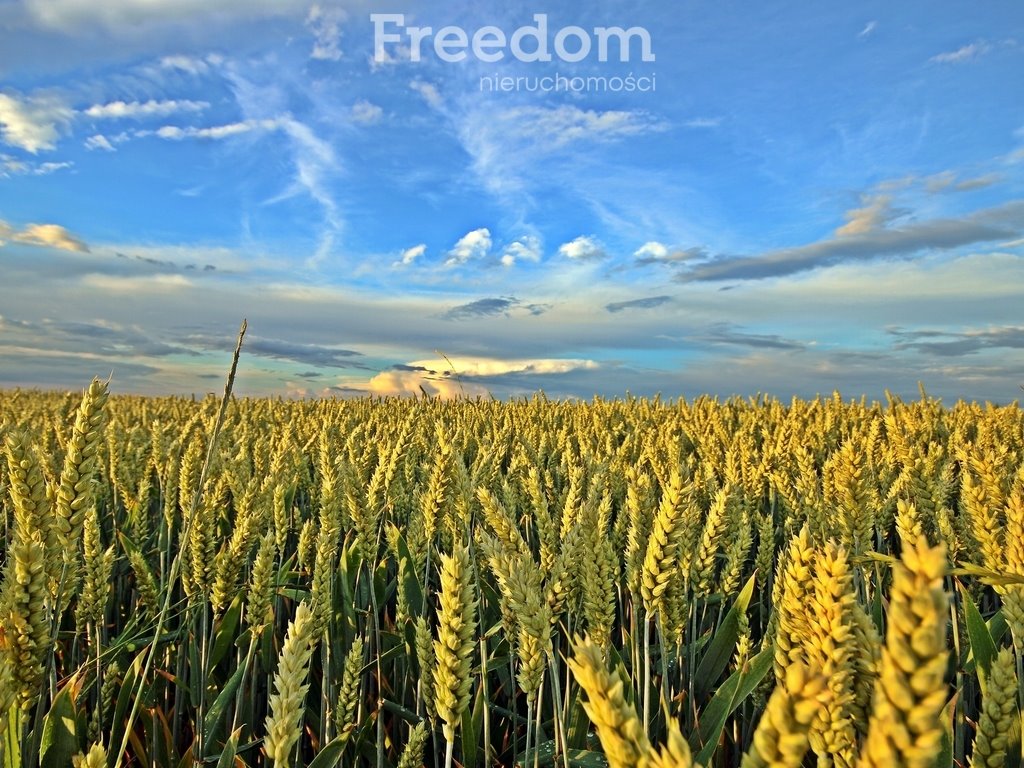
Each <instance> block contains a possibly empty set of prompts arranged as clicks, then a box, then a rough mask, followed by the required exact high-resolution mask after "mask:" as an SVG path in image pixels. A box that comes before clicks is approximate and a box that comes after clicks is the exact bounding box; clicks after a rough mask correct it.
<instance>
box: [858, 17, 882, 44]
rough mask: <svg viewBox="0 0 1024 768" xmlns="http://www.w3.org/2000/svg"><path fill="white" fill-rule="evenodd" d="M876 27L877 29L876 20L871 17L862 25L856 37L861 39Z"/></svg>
mask: <svg viewBox="0 0 1024 768" xmlns="http://www.w3.org/2000/svg"><path fill="white" fill-rule="evenodd" d="M876 29H878V22H877V21H875V20H874V19H872V20H871V21H869V22H868V23H867V24H865V25H864V29H862V30H861V31H860V32H858V33H857V37H859V38H862V39H863V38H865V37H868V36H869V35H871V33H872V32H874V31H875V30H876Z"/></svg>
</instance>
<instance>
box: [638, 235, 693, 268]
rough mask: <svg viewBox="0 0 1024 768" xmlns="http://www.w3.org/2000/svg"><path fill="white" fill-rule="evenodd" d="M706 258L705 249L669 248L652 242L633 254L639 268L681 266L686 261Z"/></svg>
mask: <svg viewBox="0 0 1024 768" xmlns="http://www.w3.org/2000/svg"><path fill="white" fill-rule="evenodd" d="M706 256H707V251H705V250H704V249H703V248H697V247H692V248H669V247H668V246H667V245H665V244H664V243H659V242H658V241H656V240H651V241H649V242H646V243H644V244H643V245H641V246H640V247H639V248H637V249H636V250H635V251H634V252H633V259H634V262H633V263H634V264H636V265H638V266H646V265H648V264H679V263H681V262H685V261H693V260H695V259H702V258H705V257H706Z"/></svg>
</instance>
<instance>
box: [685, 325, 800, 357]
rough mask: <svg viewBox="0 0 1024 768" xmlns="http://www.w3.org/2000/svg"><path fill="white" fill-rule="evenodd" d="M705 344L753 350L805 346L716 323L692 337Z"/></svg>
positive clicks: (773, 336) (774, 336) (779, 337)
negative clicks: (727, 345)
mask: <svg viewBox="0 0 1024 768" xmlns="http://www.w3.org/2000/svg"><path fill="white" fill-rule="evenodd" d="M692 339H693V340H695V341H700V342H704V343H707V344H731V345H734V346H740V347H752V348H754V349H793V350H796V349H804V347H805V346H806V345H805V344H803V343H801V342H799V341H793V340H792V339H786V338H783V337H782V336H779V335H777V334H773V333H749V332H747V331H743V330H741V329H739V328H737V327H735V326H734V325H732V324H731V323H716V324H714V325H712V326H711V327H710V328H708V329H707V330H705V331H704V332H701V333H696V334H694V335H693V337H692Z"/></svg>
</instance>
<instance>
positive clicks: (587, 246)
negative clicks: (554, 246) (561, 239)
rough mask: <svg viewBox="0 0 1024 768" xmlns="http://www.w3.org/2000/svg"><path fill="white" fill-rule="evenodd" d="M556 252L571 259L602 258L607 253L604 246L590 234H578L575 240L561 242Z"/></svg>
mask: <svg viewBox="0 0 1024 768" xmlns="http://www.w3.org/2000/svg"><path fill="white" fill-rule="evenodd" d="M558 254H559V255H560V256H564V257H565V258H567V259H572V260H573V261H588V260H590V259H603V258H604V257H605V256H607V255H608V254H607V253H606V252H605V250H604V246H603V245H601V243H600V242H599V241H598V240H597V239H596V238H595V237H593V236H592V235H580V236H579V237H577V238H576V239H575V240H571V241H570V242H568V243H563V244H562V245H560V246H559V247H558Z"/></svg>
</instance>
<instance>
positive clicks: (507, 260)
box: [501, 235, 543, 267]
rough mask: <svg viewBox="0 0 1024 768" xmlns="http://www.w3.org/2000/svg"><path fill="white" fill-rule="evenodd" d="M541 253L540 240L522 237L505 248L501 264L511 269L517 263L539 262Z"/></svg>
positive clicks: (528, 236) (534, 237) (533, 236)
mask: <svg viewBox="0 0 1024 768" xmlns="http://www.w3.org/2000/svg"><path fill="white" fill-rule="evenodd" d="M542 253H543V251H542V248H541V243H540V238H538V237H536V236H535V235H523V236H522V237H520V238H518V239H517V240H514V241H512V242H511V243H509V244H508V245H507V246H505V251H504V253H502V254H501V264H502V266H505V267H511V266H514V265H515V263H516V262H517V261H540V257H541V255H542Z"/></svg>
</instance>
